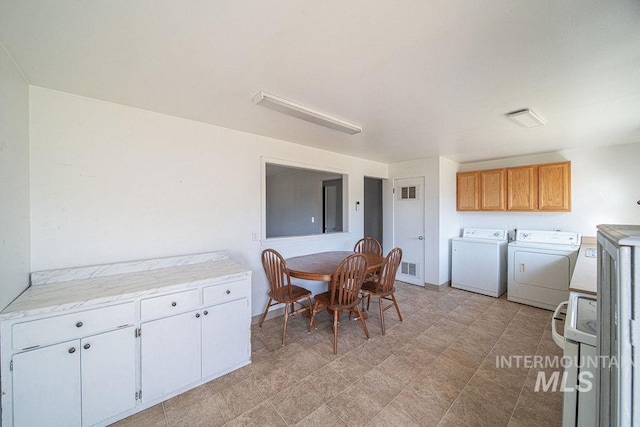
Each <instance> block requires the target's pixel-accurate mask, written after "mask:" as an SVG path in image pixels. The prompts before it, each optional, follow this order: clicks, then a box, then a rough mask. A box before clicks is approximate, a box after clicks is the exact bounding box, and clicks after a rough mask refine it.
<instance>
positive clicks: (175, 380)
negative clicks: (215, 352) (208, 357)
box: [141, 311, 202, 402]
mask: <svg viewBox="0 0 640 427" xmlns="http://www.w3.org/2000/svg"><path fill="white" fill-rule="evenodd" d="M141 338H142V349H141V359H142V360H141V366H142V398H143V401H144V402H148V401H150V400H153V399H157V398H159V397H162V396H164V395H165V394H167V393H170V392H173V391H176V390H179V389H181V388H183V387H185V386H187V385H189V384H191V383H193V382H195V381H198V380H199V379H200V378H201V360H202V357H201V337H200V312H199V311H192V312H189V313H183V314H178V315H175V316H171V317H167V318H164V319H158V320H154V321H152V322H147V323H143V324H142V337H141Z"/></svg>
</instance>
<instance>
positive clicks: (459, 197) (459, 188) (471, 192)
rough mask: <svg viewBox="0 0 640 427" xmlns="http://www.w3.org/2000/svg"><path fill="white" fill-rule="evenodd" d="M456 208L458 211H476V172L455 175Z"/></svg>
mask: <svg viewBox="0 0 640 427" xmlns="http://www.w3.org/2000/svg"><path fill="white" fill-rule="evenodd" d="M456 180H457V183H456V206H457V209H458V210H459V211H477V210H478V207H479V203H478V199H479V197H478V188H479V187H478V185H479V184H478V172H459V173H458V174H456Z"/></svg>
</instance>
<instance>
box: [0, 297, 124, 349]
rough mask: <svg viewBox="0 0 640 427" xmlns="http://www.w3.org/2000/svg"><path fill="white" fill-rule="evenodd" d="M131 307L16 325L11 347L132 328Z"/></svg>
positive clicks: (35, 345) (34, 344) (98, 309)
mask: <svg viewBox="0 0 640 427" xmlns="http://www.w3.org/2000/svg"><path fill="white" fill-rule="evenodd" d="M133 305H134V304H133V303H132V302H130V303H126V304H119V305H114V306H111V307H103V308H96V309H93V310H85V311H79V312H77V313H71V314H64V315H61V316H53V317H48V318H46V319H39V320H32V321H30V322H22V323H16V324H15V325H13V328H12V335H13V348H14V349H16V350H22V349H25V348H29V347H37V346H40V345H44V344H50V343H56V342H60V341H65V340H68V339H73V338H79V337H84V336H88V335H93V334H95V333H98V332H104V331H108V330H111V329H116V328H118V327H120V326H125V325H132V324H133V321H134V307H133Z"/></svg>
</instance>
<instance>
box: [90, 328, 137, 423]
mask: <svg viewBox="0 0 640 427" xmlns="http://www.w3.org/2000/svg"><path fill="white" fill-rule="evenodd" d="M80 347H81V352H82V355H81V358H80V362H81V364H82V369H81V372H82V424H83V425H85V426H90V425H94V424H96V423H98V422H100V421H102V420H106V419H108V418H110V417H113V416H114V415H117V414H119V413H122V412H125V411H128V410H129V409H132V408H133V407H134V406H135V404H136V397H135V395H136V337H135V328H134V327H133V326H130V327H127V328H122V329H118V330H116V331H112V332H107V333H104V334H100V335H95V336H92V337H88V338H84V339H82V340H81V341H80Z"/></svg>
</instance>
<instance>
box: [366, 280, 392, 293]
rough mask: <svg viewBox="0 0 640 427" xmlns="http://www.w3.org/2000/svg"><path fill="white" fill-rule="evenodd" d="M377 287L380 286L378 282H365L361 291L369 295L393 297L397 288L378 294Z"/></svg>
mask: <svg viewBox="0 0 640 427" xmlns="http://www.w3.org/2000/svg"><path fill="white" fill-rule="evenodd" d="M376 286H378V284H377V283H376V282H364V283H363V284H362V288H361V291H362V292H366V293H368V294H373V295H382V296H387V295H391V294H392V293H394V292H395V287H393V288H391V289H389V290H388V291H387V292H380V293H376Z"/></svg>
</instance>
